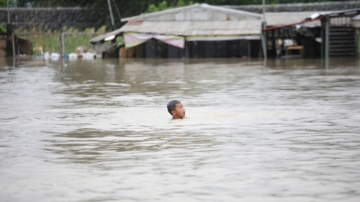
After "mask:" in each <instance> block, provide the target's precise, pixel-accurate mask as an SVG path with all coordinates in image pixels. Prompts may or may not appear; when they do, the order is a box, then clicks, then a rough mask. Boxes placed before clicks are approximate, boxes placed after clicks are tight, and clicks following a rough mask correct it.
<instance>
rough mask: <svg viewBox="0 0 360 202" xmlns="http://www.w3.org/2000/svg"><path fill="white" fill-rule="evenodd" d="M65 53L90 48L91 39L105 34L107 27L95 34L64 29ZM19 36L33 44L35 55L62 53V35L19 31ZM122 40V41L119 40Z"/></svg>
mask: <svg viewBox="0 0 360 202" xmlns="http://www.w3.org/2000/svg"><path fill="white" fill-rule="evenodd" d="M64 30H65V31H64V33H65V35H64V46H65V50H64V52H65V53H67V54H69V53H73V52H75V50H76V48H77V47H79V46H87V47H88V48H91V47H90V44H89V41H90V39H92V38H94V37H96V36H98V35H99V34H103V33H105V26H104V27H102V28H101V29H99V30H97V33H95V30H94V29H86V30H85V31H84V32H79V31H78V30H76V29H71V28H70V29H64ZM17 35H18V37H20V38H23V39H27V40H29V41H31V42H32V47H33V51H32V52H33V54H40V53H41V51H42V52H43V53H45V52H49V53H53V52H54V53H55V52H56V53H60V37H61V34H60V33H51V32H47V33H42V34H38V33H32V32H25V31H24V32H21V31H17ZM119 40H121V39H119Z"/></svg>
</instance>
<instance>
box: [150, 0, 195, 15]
mask: <svg viewBox="0 0 360 202" xmlns="http://www.w3.org/2000/svg"><path fill="white" fill-rule="evenodd" d="M192 4H194V3H193V2H192V1H189V2H185V1H184V0H179V1H178V2H177V4H176V5H175V6H169V5H168V3H167V1H162V2H160V3H159V4H158V6H155V5H154V4H150V5H149V7H148V9H147V10H146V11H145V13H151V12H156V11H162V10H167V9H171V8H177V7H182V6H188V5H192Z"/></svg>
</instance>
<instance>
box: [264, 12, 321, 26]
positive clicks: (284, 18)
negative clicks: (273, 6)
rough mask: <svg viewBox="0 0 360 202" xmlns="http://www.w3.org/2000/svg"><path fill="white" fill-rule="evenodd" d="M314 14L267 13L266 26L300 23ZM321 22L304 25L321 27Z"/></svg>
mask: <svg viewBox="0 0 360 202" xmlns="http://www.w3.org/2000/svg"><path fill="white" fill-rule="evenodd" d="M312 14H314V12H281V13H278V12H276V13H273V12H269V13H266V25H267V26H281V25H287V24H291V23H295V22H300V21H302V20H304V19H306V18H308V17H309V16H311V15H312ZM320 25H321V23H320V21H312V22H308V23H306V24H304V26H308V27H316V26H320Z"/></svg>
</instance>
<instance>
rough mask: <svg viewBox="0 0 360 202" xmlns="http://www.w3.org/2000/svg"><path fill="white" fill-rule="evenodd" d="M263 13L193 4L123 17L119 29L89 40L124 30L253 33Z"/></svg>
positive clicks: (178, 32) (223, 33) (180, 34)
mask: <svg viewBox="0 0 360 202" xmlns="http://www.w3.org/2000/svg"><path fill="white" fill-rule="evenodd" d="M261 19H262V15H259V14H256V13H249V12H245V11H239V10H234V9H229V8H224V7H218V6H210V5H207V4H194V5H191V6H185V7H180V8H174V9H169V10H165V11H159V12H154V13H149V14H145V15H138V16H134V17H130V18H124V19H122V21H128V23H127V24H126V25H124V26H123V27H121V28H120V29H118V30H115V31H113V32H110V33H107V34H105V35H102V36H98V37H95V38H93V39H91V40H90V42H91V43H97V42H99V41H103V40H104V39H106V38H107V37H110V36H113V35H115V36H116V35H119V34H121V33H123V32H138V33H151V34H162V35H179V36H206V35H209V36H217V35H238V36H253V35H260V34H261Z"/></svg>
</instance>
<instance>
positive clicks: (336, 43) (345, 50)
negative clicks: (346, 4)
mask: <svg viewBox="0 0 360 202" xmlns="http://www.w3.org/2000/svg"><path fill="white" fill-rule="evenodd" d="M302 13H303V14H304V15H307V17H305V16H304V15H302V14H299V13H298V14H296V13H290V15H291V14H292V16H297V17H290V15H289V17H288V16H287V15H286V13H279V14H282V15H283V16H284V18H286V19H292V20H291V21H292V22H291V21H288V22H287V21H284V23H279V19H278V20H275V18H273V19H272V18H271V17H269V21H270V23H268V26H267V27H266V28H265V29H264V31H265V32H266V36H267V41H268V43H267V45H268V46H267V48H268V51H269V52H273V51H274V50H275V49H276V47H275V46H276V44H275V42H274V41H276V40H277V39H279V38H280V39H292V40H293V41H295V42H294V44H290V45H289V46H286V47H285V48H284V50H285V51H293V50H296V51H299V52H300V53H301V55H302V56H303V57H322V58H334V57H356V56H359V51H358V50H360V48H359V47H360V45H357V41H358V38H359V34H358V33H357V32H356V28H358V27H360V25H358V24H357V23H356V20H357V19H358V18H359V17H358V16H357V15H359V14H360V8H354V9H349V10H340V11H326V12H317V13H314V12H312V13H311V14H310V13H308V12H302ZM269 16H271V14H270V15H269ZM272 17H274V16H272ZM300 17H301V18H302V19H300ZM271 20H274V21H276V22H277V23H273V22H271Z"/></svg>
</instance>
